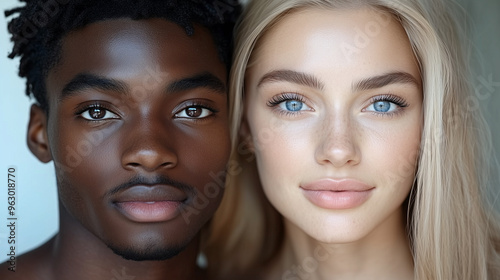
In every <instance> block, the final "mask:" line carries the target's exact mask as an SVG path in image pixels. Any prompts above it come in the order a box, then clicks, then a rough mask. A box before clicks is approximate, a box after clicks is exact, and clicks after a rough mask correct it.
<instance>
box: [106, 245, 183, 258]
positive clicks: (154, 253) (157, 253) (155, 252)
mask: <svg viewBox="0 0 500 280" xmlns="http://www.w3.org/2000/svg"><path fill="white" fill-rule="evenodd" d="M108 247H109V248H110V249H111V250H113V252H114V253H115V254H117V255H119V256H121V257H122V258H124V259H126V260H131V261H164V260H168V259H170V258H173V257H175V256H177V255H178V254H179V253H180V252H182V251H183V250H184V248H185V247H184V246H182V247H181V246H170V247H167V246H164V247H159V246H154V245H153V246H146V247H145V248H136V247H128V248H124V247H119V246H113V245H109V244H108Z"/></svg>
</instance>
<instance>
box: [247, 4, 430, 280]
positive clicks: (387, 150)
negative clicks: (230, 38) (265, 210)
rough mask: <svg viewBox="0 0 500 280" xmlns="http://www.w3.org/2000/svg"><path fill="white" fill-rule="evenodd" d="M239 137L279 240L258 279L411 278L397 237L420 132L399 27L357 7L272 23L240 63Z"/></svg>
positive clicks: (416, 90) (412, 73) (406, 46)
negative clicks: (246, 139) (249, 152)
mask: <svg viewBox="0 0 500 280" xmlns="http://www.w3.org/2000/svg"><path fill="white" fill-rule="evenodd" d="M245 86H246V88H245V96H246V100H245V104H246V111H245V118H244V123H243V131H242V133H243V134H248V135H249V136H251V142H252V143H250V144H251V146H252V149H253V150H254V152H255V156H256V160H257V166H258V170H259V174H260V178H261V182H262V186H263V188H264V192H265V194H266V196H267V198H268V199H269V200H270V202H271V203H272V204H273V206H274V207H275V208H276V209H277V210H278V211H279V212H280V213H281V214H282V215H283V217H284V224H285V240H284V243H283V247H282V250H281V252H280V255H279V256H278V257H277V258H276V259H275V261H274V262H272V263H271V264H270V265H269V267H268V268H267V269H265V272H264V276H263V278H262V279H332V277H334V279H336V280H337V279H351V280H352V279H413V260H412V256H411V252H410V246H409V242H408V238H407V234H406V230H405V226H406V207H404V206H403V203H404V201H405V199H406V198H407V197H408V195H409V193H410V190H411V187H412V185H413V180H414V176H415V168H416V159H417V155H418V148H419V144H420V136H421V128H422V121H423V116H422V89H421V78H420V73H419V69H418V64H417V62H416V59H415V57H414V55H413V52H412V49H411V46H410V43H409V41H408V38H407V36H406V33H405V31H404V29H403V28H402V27H401V25H400V24H399V23H398V22H397V21H396V20H394V19H392V18H391V17H389V16H387V15H386V14H382V13H381V12H378V11H375V10H373V9H368V8H356V9H343V10H319V9H306V10H302V11H299V12H294V13H291V14H289V15H287V16H285V17H284V18H282V19H281V20H280V21H279V22H278V23H277V24H276V25H275V26H273V27H272V28H271V29H270V30H269V31H268V32H267V33H266V34H265V36H264V37H262V38H261V39H260V40H259V42H258V44H257V46H256V49H255V50H254V52H253V54H252V58H251V61H250V63H249V68H248V71H247V74H246V81H245Z"/></svg>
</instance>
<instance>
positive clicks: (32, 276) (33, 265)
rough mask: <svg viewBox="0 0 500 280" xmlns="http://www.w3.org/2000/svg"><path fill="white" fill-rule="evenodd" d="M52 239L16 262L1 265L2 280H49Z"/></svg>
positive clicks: (9, 260) (16, 259) (0, 274)
mask: <svg viewBox="0 0 500 280" xmlns="http://www.w3.org/2000/svg"><path fill="white" fill-rule="evenodd" d="M51 243H52V239H51V240H49V241H48V242H46V243H45V244H43V245H41V246H40V247H38V248H36V249H34V250H31V251H29V252H27V253H25V254H23V255H21V256H19V257H16V258H15V260H12V259H8V260H5V262H3V263H2V264H0V279H2V280H18V279H19V280H46V279H47V280H49V275H50V273H49V272H50V259H51V258H50V257H49V256H50V247H51Z"/></svg>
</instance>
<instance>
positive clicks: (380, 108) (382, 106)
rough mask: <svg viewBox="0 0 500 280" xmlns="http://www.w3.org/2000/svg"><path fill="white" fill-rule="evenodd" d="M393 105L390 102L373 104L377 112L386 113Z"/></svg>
mask: <svg viewBox="0 0 500 280" xmlns="http://www.w3.org/2000/svg"><path fill="white" fill-rule="evenodd" d="M391 104H392V103H391V102H389V101H377V102H375V103H373V108H374V109H375V111H377V112H381V113H386V112H388V111H389V109H391Z"/></svg>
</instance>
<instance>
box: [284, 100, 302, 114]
mask: <svg viewBox="0 0 500 280" xmlns="http://www.w3.org/2000/svg"><path fill="white" fill-rule="evenodd" d="M285 107H286V109H287V110H288V111H292V112H296V111H300V109H302V107H304V103H303V102H300V101H298V100H288V101H285Z"/></svg>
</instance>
